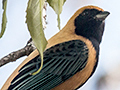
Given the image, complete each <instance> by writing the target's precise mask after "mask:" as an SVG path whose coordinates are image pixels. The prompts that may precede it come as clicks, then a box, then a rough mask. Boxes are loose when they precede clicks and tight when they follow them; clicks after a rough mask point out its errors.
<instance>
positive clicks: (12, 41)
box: [0, 0, 120, 90]
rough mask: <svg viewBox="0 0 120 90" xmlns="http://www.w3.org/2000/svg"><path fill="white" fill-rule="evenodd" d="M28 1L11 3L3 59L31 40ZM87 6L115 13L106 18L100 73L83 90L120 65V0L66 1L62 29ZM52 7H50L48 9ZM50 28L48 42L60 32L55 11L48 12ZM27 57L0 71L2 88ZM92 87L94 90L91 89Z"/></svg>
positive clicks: (1, 42) (1, 46)
mask: <svg viewBox="0 0 120 90" xmlns="http://www.w3.org/2000/svg"><path fill="white" fill-rule="evenodd" d="M27 1H28V0H24V1H21V0H8V7H7V18H8V23H7V28H6V32H5V34H4V36H3V37H2V39H0V58H2V57H3V56H5V55H7V54H8V53H10V52H12V51H16V50H18V49H20V48H22V47H24V46H25V45H26V43H27V41H28V40H29V38H30V35H29V32H28V30H27V26H26V24H25V15H26V13H25V11H26V6H27ZM1 3H2V0H0V23H1V14H2V13H1V12H2V9H1V8H2V5H1ZM85 5H96V6H99V7H101V8H103V9H104V10H107V11H109V12H110V13H111V14H110V15H109V17H108V18H107V19H106V26H105V32H104V36H103V40H102V43H101V45H100V56H99V57H100V58H99V63H98V67H97V70H96V72H95V74H94V75H93V76H92V78H91V79H90V80H88V82H87V83H86V84H85V85H84V86H83V87H82V88H81V89H80V90H93V86H94V85H93V83H95V81H96V79H97V78H98V77H99V76H100V75H102V74H104V73H105V72H108V71H110V70H111V69H112V68H114V67H116V66H118V65H120V55H119V51H120V1H119V0H66V3H65V4H64V7H63V12H62V14H61V27H64V25H65V24H66V22H67V21H68V20H69V18H70V17H71V16H72V15H73V14H74V12H75V11H76V10H77V9H79V8H80V7H82V6H85ZM48 7H49V6H48ZM47 15H48V16H47V22H48V25H47V29H46V30H45V34H46V37H47V39H49V38H50V37H51V36H53V35H54V34H55V33H57V32H58V31H59V30H58V29H57V27H56V26H57V21H56V18H57V17H56V15H55V12H53V10H52V9H51V8H48V9H47ZM25 58H26V57H23V58H21V59H19V60H17V61H16V62H12V63H9V64H7V65H4V66H3V67H1V68H0V88H1V87H2V85H3V84H4V82H5V81H6V80H7V78H8V77H9V76H10V74H11V73H12V72H13V71H14V70H15V68H16V67H17V66H18V65H19V64H20V63H21V62H22V61H23V60H24V59H25ZM90 88H91V89H90Z"/></svg>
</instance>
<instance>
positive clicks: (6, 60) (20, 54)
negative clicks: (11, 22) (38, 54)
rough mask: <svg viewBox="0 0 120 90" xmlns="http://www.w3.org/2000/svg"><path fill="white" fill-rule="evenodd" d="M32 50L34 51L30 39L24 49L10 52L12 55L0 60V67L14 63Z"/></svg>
mask: <svg viewBox="0 0 120 90" xmlns="http://www.w3.org/2000/svg"><path fill="white" fill-rule="evenodd" d="M33 50H35V47H34V45H33V43H32V39H30V40H29V41H28V43H27V45H26V46H25V47H24V48H22V49H20V50H18V51H15V52H12V53H10V54H8V55H6V56H5V57H3V58H1V59H0V67H1V66H3V65H5V64H7V63H9V62H13V61H16V60H17V59H19V58H20V57H23V56H28V55H29V54H30V53H31V52H32V51H33Z"/></svg>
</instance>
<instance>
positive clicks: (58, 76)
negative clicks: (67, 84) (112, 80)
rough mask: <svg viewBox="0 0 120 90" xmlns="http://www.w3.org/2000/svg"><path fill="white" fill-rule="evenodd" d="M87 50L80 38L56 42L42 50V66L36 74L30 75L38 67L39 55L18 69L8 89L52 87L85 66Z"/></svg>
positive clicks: (27, 89)
mask: <svg viewBox="0 0 120 90" xmlns="http://www.w3.org/2000/svg"><path fill="white" fill-rule="evenodd" d="M88 51H89V50H88V48H87V46H86V44H85V43H84V42H82V41H80V40H72V41H68V42H64V43H60V44H57V45H55V46H53V47H51V48H49V49H47V50H46V51H45V52H44V66H43V68H42V70H41V71H40V72H39V73H38V74H36V75H34V76H33V75H31V73H33V72H35V71H36V70H37V69H38V68H39V67H40V61H41V60H40V57H39V56H37V57H35V58H34V59H32V60H31V61H29V62H28V63H26V64H25V65H24V66H23V67H22V68H21V69H20V70H19V74H18V75H17V76H16V77H15V78H14V79H13V80H12V82H11V85H10V86H9V88H8V90H16V89H17V90H49V89H52V88H54V87H55V86H57V85H59V84H61V83H62V82H64V81H65V80H67V79H68V78H70V77H72V76H73V75H74V74H76V73H77V72H78V71H80V70H82V69H83V68H84V67H85V65H86V63H87V59H88Z"/></svg>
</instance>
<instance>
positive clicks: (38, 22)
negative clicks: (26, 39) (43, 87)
mask: <svg viewBox="0 0 120 90" xmlns="http://www.w3.org/2000/svg"><path fill="white" fill-rule="evenodd" d="M44 2H45V0H29V2H28V7H27V11H26V12H27V15H26V23H27V26H28V29H29V32H30V35H31V37H32V40H33V42H34V44H35V46H36V48H37V49H38V51H39V53H40V56H41V67H40V68H39V69H38V71H36V72H34V73H32V75H35V74H37V73H39V72H40V70H41V69H42V66H43V51H44V49H45V47H46V45H47V40H46V38H45V36H44V32H43V24H42V11H43V5H44Z"/></svg>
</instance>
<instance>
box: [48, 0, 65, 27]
mask: <svg viewBox="0 0 120 90" xmlns="http://www.w3.org/2000/svg"><path fill="white" fill-rule="evenodd" d="M65 1H66V0H47V2H48V3H49V5H50V6H51V7H52V8H53V10H54V11H55V12H56V14H57V15H58V16H57V21H58V28H59V29H60V14H61V12H62V6H63V5H64V3H65Z"/></svg>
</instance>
